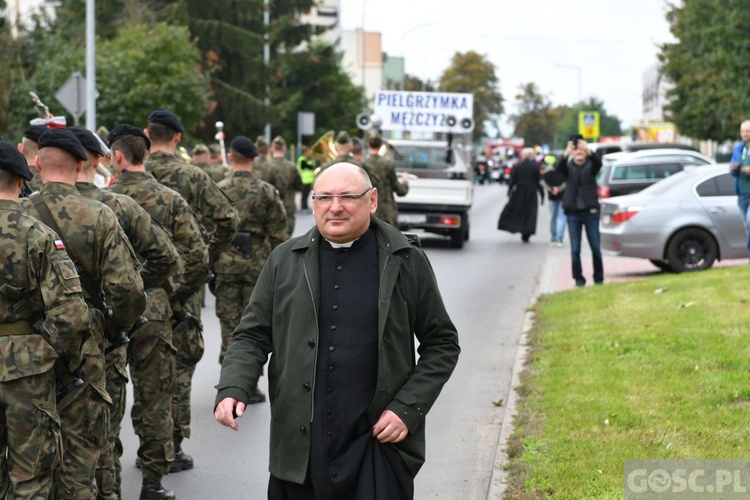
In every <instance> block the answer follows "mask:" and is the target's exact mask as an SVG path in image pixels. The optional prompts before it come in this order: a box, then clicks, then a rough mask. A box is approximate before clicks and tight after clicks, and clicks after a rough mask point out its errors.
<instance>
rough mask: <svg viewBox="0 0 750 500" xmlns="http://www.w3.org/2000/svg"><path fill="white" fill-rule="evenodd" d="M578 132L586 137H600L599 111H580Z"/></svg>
mask: <svg viewBox="0 0 750 500" xmlns="http://www.w3.org/2000/svg"><path fill="white" fill-rule="evenodd" d="M578 133H579V134H581V135H582V136H583V138H584V139H596V138H597V137H599V134H600V133H599V112H598V111H580V112H579V113H578Z"/></svg>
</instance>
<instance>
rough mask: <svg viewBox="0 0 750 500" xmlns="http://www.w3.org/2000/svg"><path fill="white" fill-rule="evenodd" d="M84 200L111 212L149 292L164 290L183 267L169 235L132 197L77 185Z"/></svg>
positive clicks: (87, 184)
mask: <svg viewBox="0 0 750 500" xmlns="http://www.w3.org/2000/svg"><path fill="white" fill-rule="evenodd" d="M76 189H78V192H79V193H81V194H82V195H83V196H85V197H87V198H91V199H92V200H96V201H99V202H101V203H104V204H105V205H107V206H108V207H109V208H111V209H112V210H113V211H114V213H115V215H116V216H117V220H118V221H119V222H120V226H121V227H122V230H123V231H125V235H126V236H127V237H128V240H129V241H130V244H131V246H132V247H133V250H135V253H136V255H137V256H138V260H139V262H140V263H141V278H142V279H143V286H144V287H145V288H157V287H160V286H161V285H162V284H163V283H164V282H165V281H166V280H167V278H169V277H170V276H171V275H172V274H173V273H174V272H175V271H177V269H178V268H179V265H180V255H179V254H178V253H177V249H176V248H175V247H174V245H173V244H172V240H171V238H170V236H169V234H168V233H167V232H166V231H165V230H164V229H163V228H162V227H161V225H160V224H159V223H158V222H156V221H155V220H153V219H152V218H151V215H149V213H148V212H146V211H145V210H144V209H143V208H141V206H140V205H138V203H137V202H136V201H135V200H133V198H131V197H130V196H126V195H124V194H119V193H115V192H112V191H110V190H104V189H100V188H98V187H97V186H95V185H94V184H91V183H88V182H76Z"/></svg>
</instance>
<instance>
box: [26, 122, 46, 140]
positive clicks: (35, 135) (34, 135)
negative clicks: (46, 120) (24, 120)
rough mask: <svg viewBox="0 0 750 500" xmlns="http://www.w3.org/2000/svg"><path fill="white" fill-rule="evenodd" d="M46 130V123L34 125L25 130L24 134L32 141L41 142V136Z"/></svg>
mask: <svg viewBox="0 0 750 500" xmlns="http://www.w3.org/2000/svg"><path fill="white" fill-rule="evenodd" d="M46 131H47V126H46V125H32V126H30V127H29V128H27V129H26V130H25V131H24V133H23V136H24V137H25V138H27V139H29V140H31V141H34V142H39V137H41V136H42V134H43V133H45V132H46Z"/></svg>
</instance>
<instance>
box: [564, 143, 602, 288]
mask: <svg viewBox="0 0 750 500" xmlns="http://www.w3.org/2000/svg"><path fill="white" fill-rule="evenodd" d="M601 168H602V161H601V159H600V158H599V157H598V156H597V155H595V154H593V153H592V151H591V150H590V149H589V147H588V144H587V143H586V141H584V140H583V137H582V136H580V135H573V136H571V137H570V141H568V145H567V147H566V148H565V153H564V154H563V156H562V158H560V159H559V160H558V162H557V165H556V166H555V170H557V171H558V172H560V173H561V174H562V175H563V177H565V186H566V188H565V191H564V192H563V210H564V211H565V216H566V217H567V219H568V234H570V257H571V266H572V270H573V279H574V280H575V282H576V286H584V285H586V278H584V277H583V269H582V267H581V237H582V236H583V229H584V228H585V229H586V238H587V239H588V240H589V246H590V247H591V254H592V257H593V261H594V283H595V284H597V285H600V284H602V283H603V282H604V265H603V263H602V250H601V237H600V235H599V197H598V194H597V184H596V174H597V173H598V172H599V170H600V169H601Z"/></svg>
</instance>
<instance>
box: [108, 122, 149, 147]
mask: <svg viewBox="0 0 750 500" xmlns="http://www.w3.org/2000/svg"><path fill="white" fill-rule="evenodd" d="M128 135H132V136H134V137H140V138H141V139H143V140H144V141H146V149H151V141H150V140H149V139H148V137H147V136H146V134H145V133H144V132H143V130H141V129H139V128H138V127H134V126H132V125H128V124H127V123H123V124H122V125H118V126H116V127H115V128H114V130H112V132H110V133H109V134H107V146H109V147H110V148H111V147H112V144H114V143H115V141H116V140H117V139H120V138H122V137H125V136H128Z"/></svg>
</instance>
